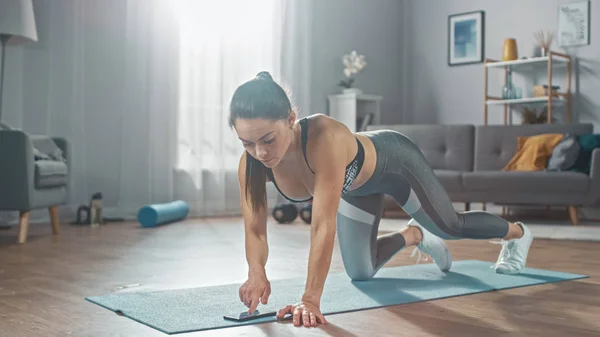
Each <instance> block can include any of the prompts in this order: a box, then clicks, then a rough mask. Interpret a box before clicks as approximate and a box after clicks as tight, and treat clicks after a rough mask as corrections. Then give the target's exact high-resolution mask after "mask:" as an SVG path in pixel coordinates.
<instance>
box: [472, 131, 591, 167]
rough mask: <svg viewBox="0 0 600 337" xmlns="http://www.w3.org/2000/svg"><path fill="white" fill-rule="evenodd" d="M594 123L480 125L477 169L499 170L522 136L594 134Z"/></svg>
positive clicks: (504, 164)
mask: <svg viewBox="0 0 600 337" xmlns="http://www.w3.org/2000/svg"><path fill="white" fill-rule="evenodd" d="M593 129H594V125H593V124H591V123H579V124H525V125H478V126H476V130H475V164H474V165H475V170H476V171H482V170H496V171H500V170H502V168H503V167H504V166H506V164H507V163H508V162H509V161H510V160H511V158H512V157H513V155H514V154H515V152H516V151H517V138H518V137H519V136H533V135H539V134H547V133H562V134H566V133H570V134H573V135H581V134H586V133H591V132H592V131H593Z"/></svg>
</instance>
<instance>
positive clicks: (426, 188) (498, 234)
mask: <svg viewBox="0 0 600 337" xmlns="http://www.w3.org/2000/svg"><path fill="white" fill-rule="evenodd" d="M362 134H363V135H365V136H367V137H369V138H370V139H371V140H372V141H373V143H374V145H375V149H376V152H377V164H376V167H375V172H374V173H373V176H372V177H371V179H370V180H369V181H367V182H366V183H365V184H364V185H363V186H361V187H360V188H358V189H356V190H354V191H350V192H348V193H347V194H345V195H344V196H343V197H342V199H341V200H340V205H339V208H338V213H337V228H338V229H337V233H338V241H339V245H340V250H341V254H342V259H343V261H344V266H345V268H346V272H347V273H348V276H349V277H350V278H351V279H353V280H365V279H369V278H371V277H373V276H374V275H375V273H377V271H378V270H379V269H380V268H381V267H382V266H383V265H384V264H385V263H386V262H387V261H388V260H389V259H390V258H391V257H392V256H394V255H395V254H396V253H397V252H399V251H400V250H402V249H403V248H404V246H405V241H404V237H403V236H402V235H401V234H399V233H391V234H386V235H382V236H378V229H379V220H380V218H381V213H382V209H383V197H384V195H385V194H387V195H391V196H392V197H393V198H394V199H395V201H396V202H397V203H398V205H400V206H401V207H402V209H403V210H404V211H405V212H406V213H407V214H408V215H410V216H411V217H412V218H413V219H414V220H415V221H416V222H418V223H419V224H420V225H422V226H423V227H424V228H425V229H427V230H428V231H430V232H431V233H433V234H434V235H436V236H439V237H441V238H443V239H447V240H456V239H461V238H469V239H492V238H503V237H505V236H506V234H507V233H508V225H509V223H508V221H506V220H504V219H502V218H500V217H498V216H496V215H493V214H491V213H487V212H483V211H468V212H456V211H455V210H454V207H453V205H452V202H451V200H450V198H449V196H448V193H447V192H446V190H445V189H444V187H443V186H442V184H441V183H440V181H439V180H438V178H437V176H436V175H435V174H434V172H433V169H432V168H431V167H430V165H429V163H428V162H427V160H426V159H425V156H424V155H423V153H422V152H421V150H420V149H419V148H418V147H417V146H416V145H415V144H414V143H413V142H412V141H411V140H410V139H409V138H407V137H406V136H404V135H403V134H401V133H399V132H396V131H391V130H377V131H370V132H363V133H362Z"/></svg>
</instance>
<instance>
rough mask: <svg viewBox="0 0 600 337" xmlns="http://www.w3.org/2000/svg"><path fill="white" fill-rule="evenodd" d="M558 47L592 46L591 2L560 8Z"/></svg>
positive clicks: (566, 5) (564, 5)
mask: <svg viewBox="0 0 600 337" xmlns="http://www.w3.org/2000/svg"><path fill="white" fill-rule="evenodd" d="M557 37H558V45H559V46H561V47H571V46H581V45H588V44H590V2H589V1H578V2H573V3H566V4H562V5H560V6H558V34H557Z"/></svg>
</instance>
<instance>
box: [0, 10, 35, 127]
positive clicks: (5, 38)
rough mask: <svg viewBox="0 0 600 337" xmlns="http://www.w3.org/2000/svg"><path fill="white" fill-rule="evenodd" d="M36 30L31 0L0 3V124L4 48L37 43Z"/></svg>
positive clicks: (0, 120) (0, 116)
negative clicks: (0, 46)
mask: <svg viewBox="0 0 600 337" xmlns="http://www.w3.org/2000/svg"><path fill="white" fill-rule="evenodd" d="M37 40H38V36H37V28H36V26H35V15H34V13H33V4H32V3H31V0H2V1H0V44H1V45H2V52H1V53H0V122H2V105H3V102H2V101H3V100H2V98H3V97H4V73H5V71H4V65H5V57H6V47H7V46H9V45H18V44H23V43H27V42H37Z"/></svg>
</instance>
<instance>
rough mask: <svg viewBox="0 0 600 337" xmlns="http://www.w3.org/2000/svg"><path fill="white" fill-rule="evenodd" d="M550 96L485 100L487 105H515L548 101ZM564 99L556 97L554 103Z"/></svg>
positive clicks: (562, 101)
mask: <svg viewBox="0 0 600 337" xmlns="http://www.w3.org/2000/svg"><path fill="white" fill-rule="evenodd" d="M548 98H549V97H548V96H542V97H526V98H515V99H490V100H487V101H486V102H485V104H487V105H504V104H507V105H515V104H528V103H548ZM564 101H565V100H564V99H561V98H556V97H554V98H553V99H552V103H553V104H556V103H564Z"/></svg>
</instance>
